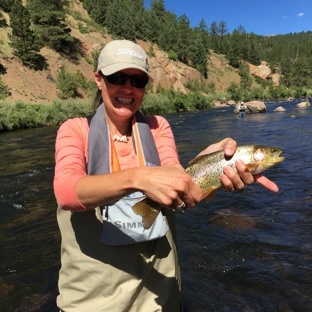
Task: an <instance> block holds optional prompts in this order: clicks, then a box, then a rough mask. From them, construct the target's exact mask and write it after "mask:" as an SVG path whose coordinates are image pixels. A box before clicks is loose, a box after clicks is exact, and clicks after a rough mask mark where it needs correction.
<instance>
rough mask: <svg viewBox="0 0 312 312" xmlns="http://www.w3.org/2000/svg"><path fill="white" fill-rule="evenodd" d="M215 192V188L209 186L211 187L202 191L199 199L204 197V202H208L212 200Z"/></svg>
mask: <svg viewBox="0 0 312 312" xmlns="http://www.w3.org/2000/svg"><path fill="white" fill-rule="evenodd" d="M215 192H216V189H215V188H211V189H209V190H207V191H205V192H204V193H203V196H202V197H201V199H200V201H202V200H203V199H206V202H207V203H209V202H210V201H211V200H212V198H213V196H214V194H215Z"/></svg>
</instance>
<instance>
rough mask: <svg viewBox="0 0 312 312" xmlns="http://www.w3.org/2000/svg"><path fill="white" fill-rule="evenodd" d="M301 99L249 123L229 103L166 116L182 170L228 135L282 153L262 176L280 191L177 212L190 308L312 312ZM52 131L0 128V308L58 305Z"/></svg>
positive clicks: (309, 160)
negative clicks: (279, 161)
mask: <svg viewBox="0 0 312 312" xmlns="http://www.w3.org/2000/svg"><path fill="white" fill-rule="evenodd" d="M296 103H298V101H294V102H280V103H273V102H272V103H267V112H266V113H265V114H254V115H246V116H245V118H244V119H239V118H238V117H237V115H235V114H233V108H218V109H213V110H205V111H199V112H187V113H177V114H172V115H167V116H166V118H167V119H168V120H169V122H170V124H171V126H172V129H173V132H174V134H175V138H176V143H177V147H178V150H179V154H180V158H181V163H182V164H183V165H184V166H186V165H187V162H188V161H189V160H190V159H192V158H193V157H194V156H196V154H197V153H198V152H199V151H200V150H202V149H204V148H205V147H206V146H207V145H209V144H211V143H215V142H217V141H219V140H221V139H223V138H225V137H232V138H234V139H235V140H237V142H238V143H239V145H245V144H262V145H268V146H273V147H278V148H280V149H282V150H283V154H282V156H285V157H286V160H285V161H284V162H283V163H282V164H280V165H278V166H276V167H274V168H271V169H270V170H268V171H266V173H265V175H266V176H267V177H268V178H270V179H272V180H273V181H274V182H276V183H277V184H278V186H279V188H280V190H279V192H278V193H273V192H270V191H268V190H266V189H264V188H263V187H261V186H259V185H256V184H253V185H250V186H246V187H245V188H244V189H243V190H241V191H236V192H234V193H232V194H230V193H227V192H224V191H222V190H220V191H218V192H217V193H216V196H215V197H214V198H213V200H212V201H211V202H210V203H209V204H207V203H205V202H202V203H200V204H198V205H197V206H196V208H194V209H193V210H190V209H189V210H187V211H186V212H185V213H184V214H182V213H181V212H179V211H177V214H176V216H177V228H178V240H179V255H180V264H181V271H182V287H183V289H182V293H183V302H184V311H185V312H189V311H300V312H301V311H307V312H308V311H312V190H311V188H312V153H311V147H310V146H311V141H312V139H311V138H312V126H311V125H312V109H311V108H309V109H296V108H295V104H296ZM280 105H282V106H283V107H285V108H286V112H283V113H277V112H273V111H274V109H275V108H276V107H277V106H280ZM56 130H57V128H56V127H48V128H41V129H29V130H20V131H14V132H9V133H0V143H1V144H0V159H1V166H0V190H1V192H0V207H1V209H0V217H1V225H0V251H1V252H0V311H8V312H11V311H15V312H19V311H42V312H43V311H45V312H46V311H47V312H49V311H57V308H56V306H55V297H56V295H57V278H58V270H59V268H60V257H59V247H60V235H59V231H58V227H57V224H56V216H55V212H56V204H55V199H54V196H53V188H52V179H53V170H54V155H53V153H54V140H55V135H56Z"/></svg>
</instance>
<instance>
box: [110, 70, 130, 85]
mask: <svg viewBox="0 0 312 312" xmlns="http://www.w3.org/2000/svg"><path fill="white" fill-rule="evenodd" d="M106 79H107V81H108V82H109V83H112V84H116V85H123V84H125V83H126V82H127V79H128V75H126V74H124V73H122V72H118V73H115V74H112V75H109V76H106Z"/></svg>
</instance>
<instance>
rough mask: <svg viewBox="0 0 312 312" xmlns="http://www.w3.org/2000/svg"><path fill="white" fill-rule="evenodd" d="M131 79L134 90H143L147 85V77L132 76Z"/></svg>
mask: <svg viewBox="0 0 312 312" xmlns="http://www.w3.org/2000/svg"><path fill="white" fill-rule="evenodd" d="M131 78H132V80H131V83H132V85H133V86H134V87H136V88H144V87H145V86H146V85H147V83H148V77H147V76H145V75H144V76H142V75H134V76H132V77H131Z"/></svg>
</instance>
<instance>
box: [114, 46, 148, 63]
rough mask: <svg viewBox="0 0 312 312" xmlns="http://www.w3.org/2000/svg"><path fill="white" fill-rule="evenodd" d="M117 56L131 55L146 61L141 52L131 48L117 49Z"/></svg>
mask: <svg viewBox="0 0 312 312" xmlns="http://www.w3.org/2000/svg"><path fill="white" fill-rule="evenodd" d="M114 55H115V56H119V55H131V56H134V57H136V58H138V59H140V60H141V61H144V57H143V56H142V55H141V54H140V53H139V52H135V51H134V50H131V49H122V48H120V49H117V53H115V54H114Z"/></svg>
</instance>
